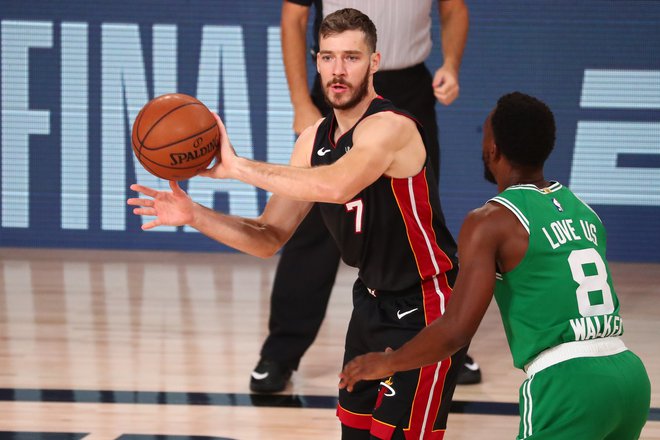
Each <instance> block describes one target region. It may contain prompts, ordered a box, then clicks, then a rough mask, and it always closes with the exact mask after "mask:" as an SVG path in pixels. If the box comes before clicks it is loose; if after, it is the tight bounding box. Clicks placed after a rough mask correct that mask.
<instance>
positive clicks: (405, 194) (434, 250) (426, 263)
mask: <svg viewBox="0 0 660 440" xmlns="http://www.w3.org/2000/svg"><path fill="white" fill-rule="evenodd" d="M391 181H392V183H391V185H392V192H393V193H394V198H395V199H396V202H397V205H398V206H399V211H400V212H401V217H402V219H403V222H404V224H405V226H406V233H407V235H408V242H409V243H410V249H411V250H412V252H413V254H414V256H415V262H416V263H417V270H418V272H419V276H420V277H421V278H422V280H426V279H429V278H431V277H432V276H434V275H439V274H440V273H443V272H447V271H449V270H451V268H452V263H451V260H450V259H449V257H448V256H447V254H445V253H444V252H443V251H442V249H440V246H439V245H438V242H437V241H436V235H435V230H434V229H433V209H432V208H431V203H430V191H429V188H428V183H427V181H426V168H423V169H422V171H420V172H419V173H418V174H417V175H416V176H413V177H408V178H404V179H397V178H391ZM436 266H437V269H436Z"/></svg>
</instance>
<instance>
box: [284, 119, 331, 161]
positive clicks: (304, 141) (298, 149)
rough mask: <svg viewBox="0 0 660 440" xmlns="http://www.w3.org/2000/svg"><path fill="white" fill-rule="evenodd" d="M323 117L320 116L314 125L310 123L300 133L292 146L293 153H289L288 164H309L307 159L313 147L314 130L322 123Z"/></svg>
mask: <svg viewBox="0 0 660 440" xmlns="http://www.w3.org/2000/svg"><path fill="white" fill-rule="evenodd" d="M324 120H325V118H321V119H319V120H318V121H316V123H315V124H314V125H310V126H309V127H307V128H306V129H304V130H303V132H302V133H300V136H298V139H297V140H296V143H295V145H294V147H293V153H292V154H291V161H290V164H291V165H294V166H304V167H309V166H311V162H310V160H309V158H310V156H311V154H312V150H313V149H314V140H315V139H316V132H317V131H318V129H319V126H320V125H321V124H322V123H323V121H324Z"/></svg>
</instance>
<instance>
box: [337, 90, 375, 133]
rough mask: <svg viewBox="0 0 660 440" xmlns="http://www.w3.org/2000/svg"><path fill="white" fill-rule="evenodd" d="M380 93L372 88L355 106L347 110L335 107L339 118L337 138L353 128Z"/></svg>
mask: <svg viewBox="0 0 660 440" xmlns="http://www.w3.org/2000/svg"><path fill="white" fill-rule="evenodd" d="M377 96H378V94H377V93H376V91H375V90H374V89H373V88H372V89H371V91H370V92H369V93H368V94H367V95H366V96H365V97H364V99H363V100H362V101H360V102H359V103H358V104H357V105H355V106H354V107H351V108H349V109H346V110H339V109H334V110H333V111H334V113H335V119H336V120H337V129H336V130H335V133H334V135H335V140H337V139H338V138H339V137H340V136H341V135H342V134H344V133H346V132H347V131H348V130H350V129H351V128H353V127H354V126H355V124H357V122H358V121H359V120H360V118H361V117H362V116H363V115H364V113H365V112H366V111H367V109H368V108H369V105H371V101H373V100H374V99H375V98H376V97H377Z"/></svg>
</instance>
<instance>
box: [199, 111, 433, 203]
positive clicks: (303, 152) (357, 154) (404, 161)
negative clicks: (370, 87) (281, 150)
mask: <svg viewBox="0 0 660 440" xmlns="http://www.w3.org/2000/svg"><path fill="white" fill-rule="evenodd" d="M317 127H318V124H316V125H315V126H314V127H311V128H310V129H308V130H305V132H303V134H302V135H301V136H300V138H299V139H298V142H296V147H295V148H294V152H293V157H299V159H298V160H293V159H292V161H291V164H290V165H277V164H270V163H265V162H259V161H254V160H250V159H246V158H242V157H238V156H233V155H232V156H231V157H229V156H228V155H227V154H228V153H226V151H227V150H226V149H225V150H224V151H223V153H222V163H221V168H219V169H218V170H221V171H222V173H221V174H220V173H218V172H213V171H209V172H205V173H203V174H202V175H205V176H208V177H220V178H234V179H238V180H240V181H243V182H245V183H248V184H250V185H254V186H257V187H259V188H262V189H265V190H266V191H270V192H272V193H273V194H278V195H280V196H282V197H286V198H290V199H295V200H303V201H316V202H328V203H345V202H347V201H349V200H350V199H351V198H353V197H354V196H355V195H356V194H357V193H359V192H360V191H361V190H362V189H364V188H365V187H367V186H368V185H370V184H371V183H373V182H374V181H375V180H376V179H378V178H379V177H380V176H382V175H383V174H386V173H387V174H390V173H392V174H396V173H399V174H400V173H404V174H405V173H408V174H407V175H414V174H416V173H417V172H419V170H420V169H421V168H422V166H423V164H424V159H425V153H424V148H423V144H422V143H421V137H420V136H419V132H418V131H417V128H416V126H415V123H414V122H413V121H412V120H410V119H409V118H406V117H404V116H401V115H397V114H394V113H389V112H383V113H378V114H376V115H372V116H370V117H368V118H366V119H365V120H363V121H362V122H360V124H359V125H358V127H357V128H356V129H355V131H354V134H353V146H352V148H351V149H350V150H349V151H348V152H347V153H346V154H345V155H344V156H343V157H342V158H341V159H340V160H338V161H337V162H335V163H333V164H331V165H324V166H318V167H313V168H310V167H309V165H307V164H308V163H309V161H310V159H309V157H310V154H311V151H312V148H311V144H312V143H313V138H314V136H313V135H314V134H315V133H316V128H317ZM299 144H304V145H299ZM223 148H224V147H223ZM406 153H408V154H406ZM229 154H231V153H229ZM303 158H304V161H305V162H306V163H305V164H304V165H303V163H302V161H303ZM395 177H398V176H395Z"/></svg>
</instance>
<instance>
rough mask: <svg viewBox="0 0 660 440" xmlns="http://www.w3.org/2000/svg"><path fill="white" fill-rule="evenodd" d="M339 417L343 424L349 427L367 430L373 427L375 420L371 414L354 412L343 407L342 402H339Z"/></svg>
mask: <svg viewBox="0 0 660 440" xmlns="http://www.w3.org/2000/svg"><path fill="white" fill-rule="evenodd" d="M337 417H339V421H340V422H341V423H342V424H343V425H346V426H348V427H349V428H355V429H364V430H367V431H368V430H369V429H371V421H372V420H373V418H372V417H371V414H360V413H354V412H351V411H349V410H347V409H344V408H342V406H341V405H340V404H337Z"/></svg>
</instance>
